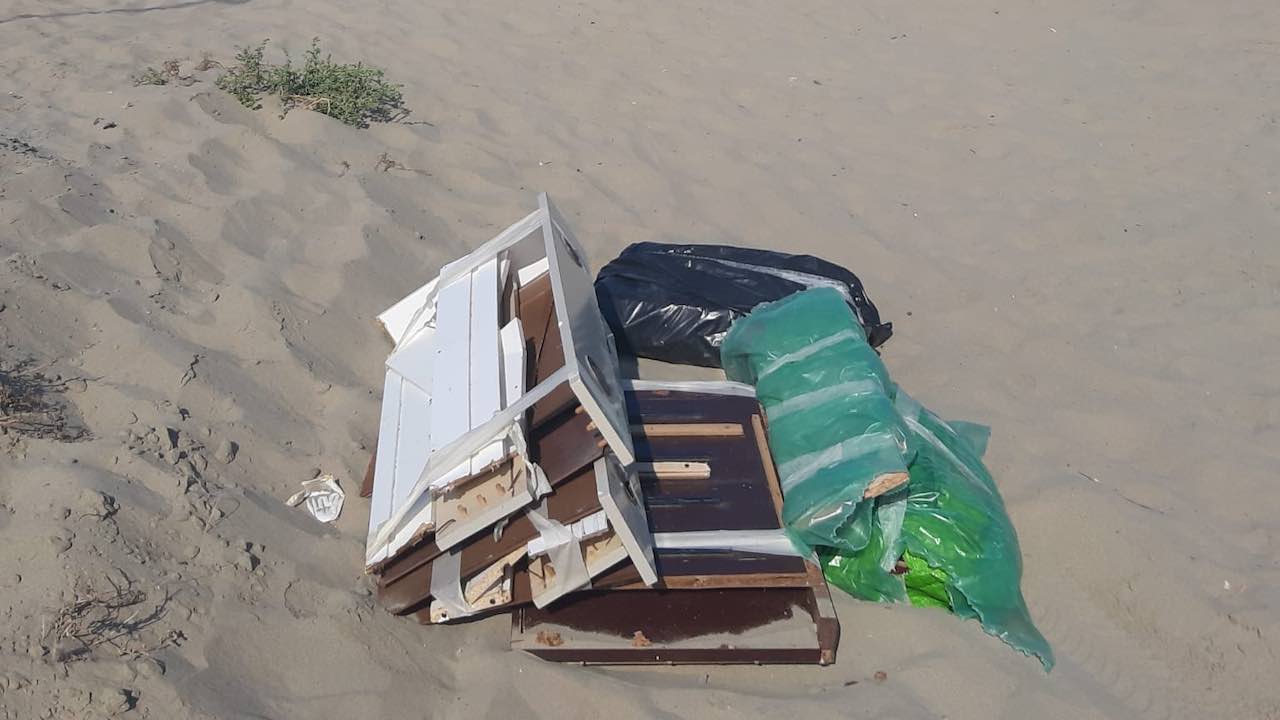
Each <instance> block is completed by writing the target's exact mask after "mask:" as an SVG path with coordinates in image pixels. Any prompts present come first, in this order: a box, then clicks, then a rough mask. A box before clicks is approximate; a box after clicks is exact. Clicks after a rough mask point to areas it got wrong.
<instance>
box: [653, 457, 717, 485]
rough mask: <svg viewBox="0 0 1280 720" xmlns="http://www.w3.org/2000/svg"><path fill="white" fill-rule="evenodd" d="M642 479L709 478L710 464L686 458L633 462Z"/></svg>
mask: <svg viewBox="0 0 1280 720" xmlns="http://www.w3.org/2000/svg"><path fill="white" fill-rule="evenodd" d="M635 468H636V472H637V473H639V474H640V478H641V479H642V480H710V479H711V465H710V464H709V463H704V462H692V461H686V460H666V461H662V462H641V461H637V462H636V463H635Z"/></svg>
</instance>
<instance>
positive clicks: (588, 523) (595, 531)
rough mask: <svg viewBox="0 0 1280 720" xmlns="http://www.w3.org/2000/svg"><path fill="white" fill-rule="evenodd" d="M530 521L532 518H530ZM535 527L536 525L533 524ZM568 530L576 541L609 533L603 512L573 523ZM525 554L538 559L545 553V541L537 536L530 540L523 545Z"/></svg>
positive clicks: (599, 511) (606, 516)
mask: <svg viewBox="0 0 1280 720" xmlns="http://www.w3.org/2000/svg"><path fill="white" fill-rule="evenodd" d="M530 520H532V518H530ZM534 525H535V527H536V525H537V523H536V522H535V523H534ZM569 529H570V530H571V531H572V532H573V537H574V538H576V539H577V540H578V541H582V540H589V539H592V538H594V537H597V536H599V535H603V534H605V533H607V532H608V531H609V517H608V515H607V513H605V511H603V510H597V511H596V512H594V513H592V514H590V515H588V516H586V517H584V518H582V519H581V520H578V521H577V522H574V523H573V524H571V525H569ZM525 552H526V553H527V554H528V555H529V557H538V556H539V555H545V554H546V553H547V539H546V538H545V537H544V536H542V535H539V536H538V537H536V538H534V539H532V540H530V541H529V542H528V543H527V544H526V545H525Z"/></svg>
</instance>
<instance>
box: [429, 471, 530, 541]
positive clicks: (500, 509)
mask: <svg viewBox="0 0 1280 720" xmlns="http://www.w3.org/2000/svg"><path fill="white" fill-rule="evenodd" d="M529 479H530V476H529V473H528V472H527V470H526V468H525V464H524V461H523V460H522V459H521V458H520V456H519V455H512V456H511V457H510V458H509V459H507V460H506V461H504V462H502V463H500V464H498V465H497V466H495V467H494V468H493V469H492V470H489V471H486V472H484V473H481V474H480V475H477V476H475V477H473V478H471V479H468V480H466V481H465V482H463V483H461V484H459V485H457V486H455V487H453V488H450V489H449V490H448V491H447V492H446V493H445V494H444V495H441V496H440V497H437V498H436V499H435V500H434V504H435V509H434V513H435V521H436V525H435V529H436V535H435V543H436V546H437V547H439V549H440V550H441V551H444V550H448V549H449V548H451V547H453V546H454V545H457V544H458V543H460V542H462V541H463V540H466V539H467V538H469V537H471V536H472V535H475V534H476V533H479V532H482V531H485V530H487V529H488V528H489V527H490V526H491V525H493V524H494V523H496V522H498V521H499V520H501V519H503V518H505V517H507V516H508V515H511V514H512V513H515V512H517V511H519V510H520V509H521V508H523V507H526V506H528V505H529V504H530V503H532V502H533V500H534V498H533V493H532V492H531V489H530V487H529Z"/></svg>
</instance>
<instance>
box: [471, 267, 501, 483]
mask: <svg viewBox="0 0 1280 720" xmlns="http://www.w3.org/2000/svg"><path fill="white" fill-rule="evenodd" d="M500 292H501V287H500V284H499V278H498V260H497V258H493V259H490V260H488V261H487V262H485V263H483V264H482V265H480V267H478V268H476V271H475V272H473V273H471V316H470V323H471V327H470V338H469V343H468V348H467V354H468V357H469V358H470V361H469V365H470V367H469V374H470V377H469V381H468V392H469V395H470V408H469V410H470V413H471V415H470V418H469V424H468V426H467V430H470V429H471V428H473V427H477V426H479V425H482V424H483V423H484V422H485V421H487V420H488V419H489V418H491V417H493V416H494V415H495V414H496V413H497V412H498V411H499V410H501V409H502V370H501V363H502V351H501V350H500V349H499V347H498V321H499V317H498V296H499V293H500ZM506 451H507V447H506V442H504V441H496V442H492V443H489V444H488V445H485V446H484V447H482V448H480V449H478V450H477V451H476V453H475V455H473V456H472V457H471V467H470V470H469V472H470V474H475V473H478V472H481V471H482V470H484V469H485V468H487V467H488V466H490V465H492V464H493V463H495V462H498V461H499V460H500V459H502V458H503V457H504V456H505V455H506V454H507V453H506Z"/></svg>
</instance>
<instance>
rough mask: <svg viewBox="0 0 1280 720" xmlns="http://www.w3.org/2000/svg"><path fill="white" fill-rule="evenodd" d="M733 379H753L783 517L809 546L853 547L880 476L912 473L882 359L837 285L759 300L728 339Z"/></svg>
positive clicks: (868, 528) (867, 527)
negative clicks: (774, 299)
mask: <svg viewBox="0 0 1280 720" xmlns="http://www.w3.org/2000/svg"><path fill="white" fill-rule="evenodd" d="M720 353H721V362H722V364H723V367H724V370H725V374H726V375H727V376H728V377H729V378H730V379H731V380H738V381H742V382H747V383H751V384H753V385H755V386H756V396H757V397H758V398H759V400H760V403H761V404H762V405H763V406H764V408H765V412H766V415H767V417H768V419H769V439H770V447H771V449H772V451H773V457H774V460H775V462H776V463H777V465H778V475H779V479H780V481H781V483H782V493H783V507H782V514H783V522H784V524H785V525H786V527H787V529H788V531H789V532H790V533H791V535H792V538H793V539H794V540H795V541H796V542H797V543H798V544H800V545H802V546H805V547H807V548H809V549H813V548H815V547H819V546H826V547H832V548H835V549H838V550H842V551H845V552H855V551H857V550H860V549H862V548H863V547H865V546H866V544H867V542H868V541H869V540H870V537H871V533H872V526H873V522H872V521H873V519H874V513H873V506H874V501H873V500H866V499H864V497H863V496H864V494H865V493H866V491H867V488H868V487H870V486H871V485H872V483H873V482H877V481H879V482H885V481H886V479H888V480H892V479H893V478H895V477H900V478H901V479H905V473H906V470H907V464H906V460H905V459H904V456H903V454H904V453H905V452H906V449H907V445H906V431H905V430H904V428H903V426H902V423H901V420H900V419H899V417H898V413H897V411H896V410H895V408H894V405H893V400H892V397H891V395H890V392H889V390H890V388H891V387H892V385H891V384H890V381H889V373H888V371H887V370H885V367H884V363H883V362H881V361H880V356H879V355H877V354H876V352H875V351H874V350H872V349H871V346H870V345H868V344H867V341H866V337H865V336H864V335H863V331H862V327H861V326H860V325H859V324H858V321H857V318H855V317H854V315H853V312H852V311H851V310H850V309H849V306H848V305H847V304H846V303H845V301H844V298H843V297H842V296H841V295H840V294H839V293H838V292H836V291H835V290H833V289H831V288H819V289H815V290H808V291H805V292H801V293H797V294H795V295H792V296H790V297H788V298H786V299H784V300H780V301H778V302H775V303H769V304H767V305H762V306H760V307H758V308H756V309H755V310H754V311H752V312H751V314H750V315H748V316H746V317H744V318H742V319H740V320H738V321H737V322H735V323H734V324H733V326H732V327H731V328H730V329H729V333H728V334H727V335H726V336H725V338H724V343H723V344H722V345H721V351H720Z"/></svg>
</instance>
